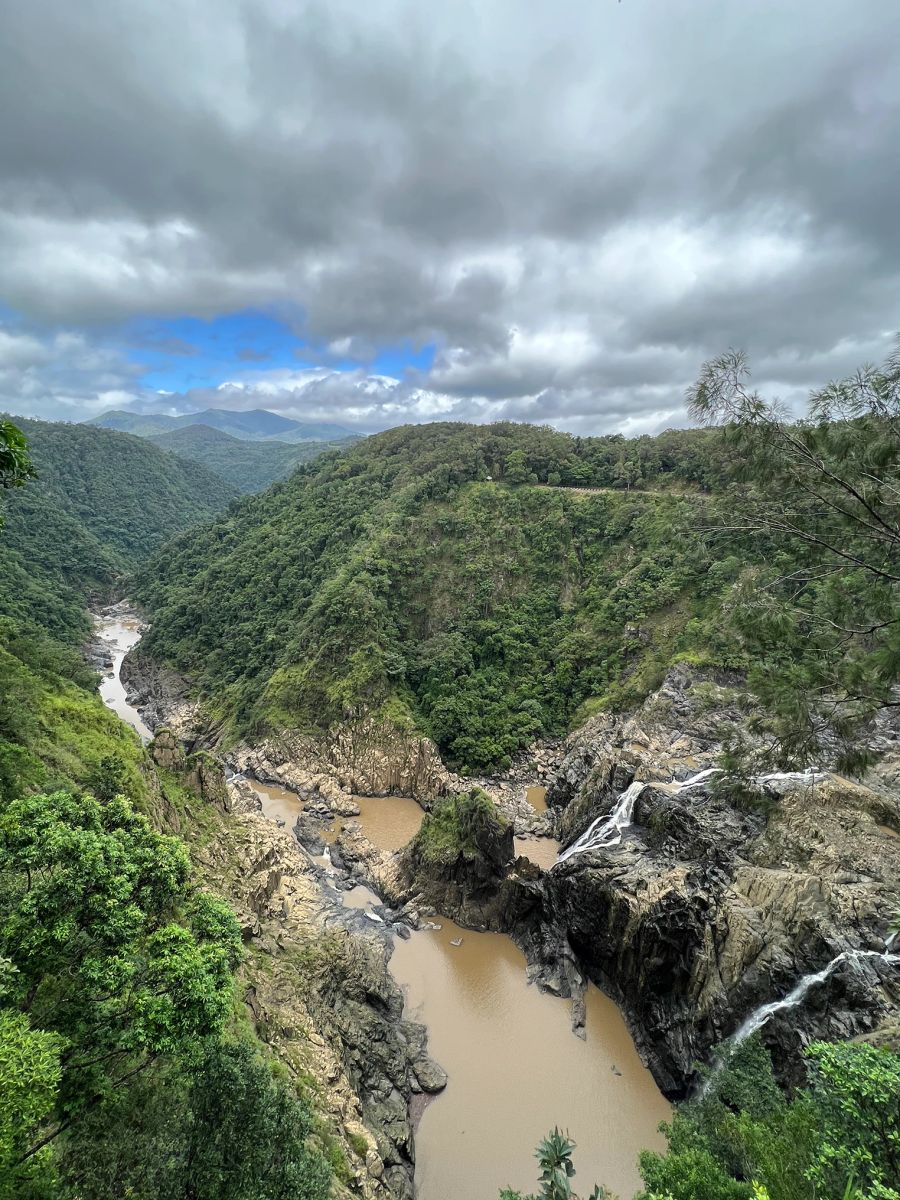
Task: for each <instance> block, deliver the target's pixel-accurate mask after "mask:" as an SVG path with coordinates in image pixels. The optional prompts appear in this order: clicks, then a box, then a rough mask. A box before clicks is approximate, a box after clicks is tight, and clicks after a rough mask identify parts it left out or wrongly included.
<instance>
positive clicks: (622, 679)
mask: <svg viewBox="0 0 900 1200" xmlns="http://www.w3.org/2000/svg"><path fill="white" fill-rule="evenodd" d="M723 466H724V457H723V450H722V448H721V443H720V441H719V439H718V436H717V435H716V434H714V433H710V432H703V431H699V432H698V431H692V432H682V433H669V434H665V435H663V436H662V437H660V438H655V439H650V438H646V439H639V440H637V441H633V442H625V441H624V440H623V439H621V438H596V439H576V438H572V437H570V436H568V435H566V434H561V433H558V432H556V431H554V430H550V429H542V428H538V427H534V426H527V425H511V424H504V425H490V426H482V427H477V426H466V425H456V424H435V425H426V426H410V427H404V428H400V429H393V430H389V431H388V432H386V433H383V434H379V435H377V436H376V437H373V438H370V439H367V440H366V441H365V442H363V443H361V444H359V445H357V446H354V447H352V448H351V449H350V450H348V451H346V452H345V453H344V454H343V455H341V456H337V455H334V454H329V455H323V456H322V457H321V458H320V459H317V460H316V461H314V462H312V463H309V464H307V465H306V466H304V467H301V468H300V470H299V471H298V472H297V473H296V474H295V475H294V476H292V477H291V479H289V480H287V481H286V482H284V483H280V484H276V485H275V486H274V487H273V488H272V489H270V491H268V492H267V493H265V494H264V495H261V496H258V497H255V498H253V499H250V500H247V501H245V502H244V503H243V505H241V506H240V507H239V508H237V509H234V510H232V511H230V512H229V514H228V515H227V516H225V517H223V518H220V519H219V520H218V521H217V522H215V523H213V524H212V525H210V526H208V527H206V528H204V529H201V530H198V531H196V532H192V533H189V534H187V535H185V536H183V537H181V538H179V539H177V540H176V541H175V542H173V543H172V544H171V545H169V546H168V547H167V548H166V551H165V555H164V556H161V557H159V558H158V559H156V560H155V561H154V562H153V563H152V564H151V565H149V566H148V568H147V569H146V570H144V571H143V572H141V574H140V577H139V583H138V591H139V594H140V596H141V598H142V599H143V600H144V601H145V602H146V603H147V604H148V606H149V607H150V610H151V612H152V619H153V629H152V631H151V633H150V635H149V636H148V638H147V639H146V646H147V650H148V651H149V652H150V653H152V654H154V655H155V656H157V657H159V658H161V659H166V660H168V661H170V662H172V663H174V664H176V665H177V666H178V667H179V668H181V669H183V670H185V671H186V672H188V673H189V674H190V675H191V676H192V677H193V678H194V679H195V680H196V681H197V683H198V686H199V687H200V688H201V689H202V690H203V692H204V693H205V694H206V696H207V697H208V698H209V699H210V700H211V701H212V702H213V703H214V705H215V707H216V708H217V709H219V710H221V715H224V716H226V717H228V718H230V719H231V720H232V723H233V726H234V727H235V728H237V729H240V730H242V731H245V732H246V731H250V730H259V729H261V728H265V727H267V726H273V725H275V726H277V725H295V726H300V727H304V728H316V727H321V726H323V725H327V724H328V723H330V722H332V721H334V720H339V719H341V718H342V717H344V716H345V715H347V714H348V713H353V712H357V711H359V710H360V709H361V708H362V707H363V706H365V707H368V708H369V709H373V710H378V709H382V708H384V707H385V706H387V710H388V711H389V712H391V713H392V714H393V715H394V716H396V717H398V718H404V717H405V718H409V717H411V718H412V719H413V720H414V721H415V722H416V724H417V725H419V726H420V727H421V728H423V729H425V730H427V731H428V732H429V733H430V734H432V735H433V736H434V737H435V739H436V740H437V742H438V744H439V745H440V747H441V749H442V751H443V752H444V753H445V755H446V756H447V758H448V759H449V761H450V762H452V763H453V764H455V765H457V766H459V767H462V768H467V769H471V770H482V769H487V768H490V767H494V766H497V765H499V764H502V763H503V762H505V761H506V760H507V759H508V758H509V756H510V755H511V754H512V753H513V752H514V751H515V750H517V749H518V748H520V747H521V746H523V745H525V744H526V743H528V742H529V741H530V740H531V739H532V738H534V737H535V736H536V735H539V734H560V733H564V732H565V731H566V730H567V729H568V728H569V727H570V725H571V724H572V722H573V721H574V720H576V718H577V717H578V716H580V715H582V714H583V713H584V712H585V711H586V709H585V706H586V705H587V706H590V705H592V704H594V703H596V702H598V701H604V702H615V701H624V700H625V699H628V698H630V697H634V696H636V695H640V694H643V692H644V691H646V690H647V688H649V687H650V686H652V684H653V683H654V682H656V681H657V680H658V677H659V674H660V671H661V669H662V668H663V666H664V665H665V664H666V663H668V662H669V661H670V659H671V658H672V656H673V655H674V654H676V653H679V652H685V653H686V652H688V651H690V650H691V648H692V647H693V646H694V645H695V644H697V645H700V644H702V646H703V653H704V654H707V655H715V654H717V653H718V654H719V656H720V657H721V658H722V659H723V660H725V659H727V658H728V654H729V648H728V647H727V646H724V645H723V646H721V647H719V648H718V649H717V647H716V642H717V640H718V635H717V634H716V632H715V630H714V629H713V630H704V632H703V634H702V636H701V634H700V632H699V630H698V628H697V622H698V621H700V622H702V621H703V618H704V616H705V614H706V613H707V612H708V610H709V609H710V606H711V604H713V603H714V600H713V599H711V597H714V594H715V592H716V590H717V588H721V587H724V586H726V584H727V583H728V582H729V573H730V572H731V570H732V567H733V565H732V566H729V565H725V566H724V567H723V566H722V565H721V564H719V565H717V566H714V565H713V564H714V556H713V555H712V554H711V552H710V550H709V548H708V547H707V546H706V545H705V544H704V542H703V540H702V539H698V538H697V537H696V535H695V534H694V533H693V532H692V531H693V528H694V526H695V525H696V516H697V508H698V505H704V504H708V503H709V500H708V498H705V495H704V493H703V492H702V491H701V490H700V489H701V487H709V486H710V485H711V484H712V483H713V481H714V480H715V479H716V478H717V476H718V475H719V474H720V473H721V471H722V469H723ZM629 483H631V484H638V483H639V484H640V485H641V486H643V487H644V488H645V489H646V490H645V491H643V492H641V491H637V490H633V488H632V490H629V487H628V484H629ZM535 484H538V485H539V486H535ZM567 485H568V486H567ZM579 488H581V489H584V488H597V489H601V490H598V491H596V492H591V491H584V490H578V489H579ZM602 489H606V490H602Z"/></svg>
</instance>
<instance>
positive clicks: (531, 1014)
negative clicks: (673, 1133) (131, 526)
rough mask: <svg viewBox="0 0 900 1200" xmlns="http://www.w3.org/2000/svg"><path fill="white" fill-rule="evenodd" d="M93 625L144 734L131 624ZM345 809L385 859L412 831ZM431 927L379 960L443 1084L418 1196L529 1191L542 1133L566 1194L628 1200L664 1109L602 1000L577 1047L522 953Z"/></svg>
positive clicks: (269, 789)
mask: <svg viewBox="0 0 900 1200" xmlns="http://www.w3.org/2000/svg"><path fill="white" fill-rule="evenodd" d="M97 626H98V632H99V633H100V635H101V636H102V637H103V639H104V641H107V642H109V643H110V646H111V648H112V650H113V662H114V670H113V674H112V676H108V677H105V678H104V679H103V681H102V683H101V689H100V690H101V695H102V696H103V699H104V701H105V702H106V703H107V704H108V705H109V707H110V708H112V709H114V710H115V711H116V712H117V713H118V714H119V716H120V717H122V719H123V720H125V721H127V722H128V723H129V724H130V725H131V726H132V727H133V728H135V729H136V730H137V732H138V733H139V734H140V735H141V737H142V738H144V739H145V740H146V739H148V738H149V737H150V730H149V729H148V728H147V726H146V725H145V724H144V721H143V719H142V718H141V715H140V713H139V712H137V710H136V709H134V708H133V707H132V706H131V705H130V704H129V703H128V701H127V700H126V698H125V690H124V688H123V687H122V685H121V682H120V680H119V667H120V666H121V662H122V658H123V657H124V655H125V653H126V652H127V650H129V649H130V648H131V647H132V646H134V645H135V644H136V643H137V641H138V640H139V638H140V629H139V626H138V623H137V622H136V621H131V620H129V619H127V618H125V619H116V620H111V619H108V618H107V619H103V620H98V622H97ZM253 786H254V788H255V789H256V790H257V792H258V794H259V796H260V799H261V801H262V804H263V811H264V812H265V814H266V815H267V816H269V817H270V818H272V819H273V820H275V819H281V820H283V821H285V822H286V824H287V825H288V827H290V826H292V825H293V824H294V821H295V820H296V818H297V814H298V813H299V812H300V809H301V801H300V799H299V797H298V796H297V795H296V794H295V793H293V792H290V791H287V790H286V789H284V788H280V787H277V786H275V785H271V784H261V783H257V782H256V781H253ZM354 799H355V800H356V802H357V803H358V804H359V806H360V809H361V813H360V816H359V817H356V818H348V819H353V820H358V821H359V822H360V825H361V826H362V829H363V831H364V832H365V834H366V836H367V837H368V838H369V839H370V840H371V841H373V842H374V843H376V844H377V845H379V846H382V847H383V848H385V849H388V850H396V849H399V848H400V847H401V846H403V845H405V844H406V843H407V842H408V841H409V840H410V838H411V837H413V836H414V835H415V833H416V831H417V830H418V828H419V825H420V824H421V822H422V817H423V813H422V810H421V809H420V808H419V806H418V804H416V802H415V801H414V800H411V799H408V798H404V797H399V796H389V797H373V796H362V797H359V796H357V797H354ZM528 799H529V801H530V802H531V803H532V804H533V805H534V807H535V808H536V809H538V811H540V810H541V806H542V805H543V803H544V789H543V788H535V789H530V790H529V794H528ZM336 833H337V828H335V829H334V830H333V831H332V833H331V834H330V836H331V837H332V838H333V837H334V836H336ZM516 847H517V851H518V852H519V853H523V854H527V856H528V857H530V858H533V859H534V861H541V860H543V861H542V865H544V866H545V867H548V868H549V866H550V865H552V862H554V861H555V858H556V850H557V848H556V844H555V843H554V842H553V841H552V840H551V839H549V838H527V839H517V840H516ZM376 902H377V897H376V896H375V895H374V894H373V893H372V892H371V891H370V890H369V889H368V888H366V887H363V886H358V887H355V888H353V889H351V890H350V891H348V892H346V893H345V894H344V903H345V904H347V905H348V906H351V907H354V908H361V909H365V908H367V907H370V906H371V905H372V904H373V903H376ZM436 923H437V924H440V926H441V927H440V929H435V930H420V931H418V932H414V933H413V934H412V936H411V937H410V938H409V940H408V941H402V940H401V939H399V938H398V939H396V942H395V948H394V952H393V955H392V958H391V970H392V972H393V975H394V978H395V979H396V980H397V982H398V983H399V984H400V986H401V987H402V988H403V991H404V994H405V996H406V1012H407V1015H408V1016H409V1017H411V1018H412V1019H414V1020H417V1021H421V1022H422V1023H423V1024H425V1025H426V1026H427V1027H428V1037H429V1049H430V1052H431V1054H432V1055H433V1057H434V1058H435V1059H436V1060H437V1061H438V1062H439V1063H440V1064H441V1066H443V1068H444V1070H445V1071H446V1072H447V1074H448V1076H449V1083H448V1084H447V1087H446V1089H445V1090H444V1091H443V1092H442V1093H440V1095H438V1096H437V1097H435V1099H434V1100H432V1102H431V1103H430V1104H429V1105H428V1106H427V1108H426V1109H425V1111H424V1113H423V1115H422V1118H421V1121H420V1123H419V1127H418V1130H417V1132H416V1194H417V1198H418V1200H449V1198H450V1197H451V1196H452V1198H453V1200H496V1197H497V1194H498V1192H499V1190H500V1189H501V1188H503V1187H506V1186H510V1187H514V1188H518V1189H520V1190H522V1191H526V1192H528V1191H533V1190H534V1188H535V1186H536V1180H537V1168H536V1164H535V1161H534V1147H535V1145H536V1144H537V1142H538V1141H539V1140H540V1138H541V1137H543V1135H544V1134H545V1133H547V1132H548V1131H549V1130H550V1129H551V1128H552V1127H553V1126H554V1125H558V1126H559V1127H560V1128H561V1129H563V1130H567V1131H568V1132H569V1134H570V1135H571V1137H572V1138H573V1139H574V1140H575V1141H576V1143H577V1145H578V1148H577V1150H576V1151H575V1156H574V1160H575V1165H576V1168H577V1175H576V1179H575V1187H576V1191H577V1192H578V1193H579V1194H581V1195H587V1194H589V1193H590V1191H591V1188H592V1186H593V1184H594V1183H595V1182H597V1183H600V1184H603V1185H604V1186H606V1187H607V1188H609V1189H611V1190H612V1191H613V1192H615V1193H617V1194H618V1195H619V1196H620V1197H621V1200H629V1197H631V1196H633V1195H634V1193H635V1192H636V1191H638V1190H639V1188H640V1178H639V1176H638V1172H637V1155H638V1152H639V1151H640V1150H641V1149H645V1148H650V1149H652V1148H654V1147H655V1148H660V1149H661V1148H662V1147H663V1144H664V1142H663V1138H662V1137H661V1135H660V1134H659V1133H658V1131H657V1126H658V1125H659V1122H660V1121H663V1120H665V1119H666V1118H667V1117H668V1116H669V1111H670V1110H669V1105H668V1104H667V1102H666V1101H665V1100H664V1099H663V1097H662V1096H661V1095H660V1093H659V1090H658V1089H657V1087H656V1085H655V1083H654V1082H653V1078H652V1076H651V1075H650V1072H649V1071H648V1070H647V1069H646V1068H645V1067H644V1066H643V1064H642V1063H641V1061H640V1058H639V1057H638V1054H637V1051H636V1050H635V1047H634V1044H633V1042H632V1040H631V1037H630V1035H629V1033H628V1030H627V1028H626V1026H625V1022H624V1020H623V1018H622V1015H621V1013H620V1012H619V1010H618V1009H617V1008H616V1006H615V1004H613V1002H612V1001H611V1000H609V999H608V998H607V997H606V996H604V995H603V994H602V993H601V992H600V991H598V990H597V988H594V987H591V988H590V989H589V990H588V994H587V997H586V1002H587V1024H586V1039H585V1040H584V1041H581V1040H580V1039H579V1038H577V1037H576V1036H575V1035H574V1034H573V1033H572V1031H571V1024H570V1020H571V1014H570V1006H569V1003H568V1002H567V1001H565V1000H560V999H559V998H558V997H555V996H550V995H547V994H545V993H541V992H539V991H538V990H537V988H535V987H533V986H531V985H529V984H528V983H527V981H526V977H525V959H524V956H523V955H522V953H521V951H520V950H519V949H518V948H517V947H516V946H515V945H514V943H513V942H512V941H511V940H510V939H509V938H508V937H506V936H504V935H503V934H496V933H470V932H469V931H468V930H465V929H461V928H459V927H458V926H457V925H454V924H453V922H452V921H447V920H444V919H443V918H437V919H436ZM454 941H459V943H460V944H459V945H457V946H454V945H453V944H452V943H453V942H454Z"/></svg>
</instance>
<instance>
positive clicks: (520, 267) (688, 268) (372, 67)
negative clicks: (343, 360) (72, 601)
mask: <svg viewBox="0 0 900 1200" xmlns="http://www.w3.org/2000/svg"><path fill="white" fill-rule="evenodd" d="M0 45H2V46H3V47H4V50H3V59H4V63H3V70H2V71H0V322H2V320H3V316H2V314H3V310H4V309H6V310H11V311H12V312H14V313H16V314H17V317H18V324H17V325H15V326H13V325H4V326H3V327H2V328H0V402H2V403H3V404H4V405H6V406H7V407H10V408H13V409H14V410H15V411H40V412H44V413H46V414H47V415H53V416H61V415H66V414H78V413H82V414H84V415H87V414H88V413H90V412H96V411H97V410H98V409H99V408H102V407H113V406H116V405H118V406H120V407H121V406H127V405H138V406H144V407H148V406H158V407H170V408H180V409H185V408H188V407H191V406H193V405H194V404H195V401H196V400H197V399H198V397H199V395H200V394H199V393H194V392H188V393H184V394H179V395H178V396H168V395H156V394H154V393H149V392H147V391H146V390H144V389H142V388H141V386H140V383H139V372H137V371H136V370H135V368H134V367H133V365H132V364H130V363H129V362H128V361H127V356H126V355H124V354H122V353H120V352H116V351H113V350H110V349H108V348H104V347H108V344H109V342H108V339H104V332H105V331H108V329H109V327H110V326H111V325H113V324H115V323H117V322H121V321H122V320H124V319H127V318H128V317H131V316H154V315H158V316H168V315H182V314H186V315H195V316H201V317H204V316H213V315H216V314H219V313H224V312H229V311H236V310H239V309H242V308H246V307H251V306H252V307H258V308H264V309H267V310H269V311H272V312H275V313H277V314H278V315H279V316H281V317H282V318H284V319H287V320H288V321H289V322H291V323H292V325H293V326H294V328H295V329H296V331H297V333H298V334H299V335H300V336H301V337H305V338H309V339H311V340H313V341H315V342H318V343H322V344H332V345H334V346H341V347H343V348H344V349H345V350H346V351H349V352H350V353H351V354H357V355H359V356H364V355H366V354H371V353H372V352H373V351H374V350H377V348H378V347H380V346H384V345H386V344H393V343H397V342H400V341H403V342H408V343H410V344H412V345H420V346H422V345H426V344H427V345H430V344H433V345H435V346H436V347H437V351H436V357H435V362H434V366H433V368H431V369H429V370H427V371H419V372H414V373H410V374H409V375H408V376H407V377H405V378H403V379H400V380H389V381H385V380H383V379H378V378H371V377H367V376H366V375H365V373H364V372H345V373H336V372H328V371H322V372H315V371H314V372H311V373H310V372H306V373H304V372H303V371H298V372H294V373H287V375H286V374H285V372H283V371H277V370H274V369H273V370H271V371H267V370H266V369H265V366H264V363H262V362H261V361H260V362H258V363H257V362H256V361H255V358H254V355H253V352H252V348H251V349H250V350H249V351H248V352H242V354H241V358H242V359H243V360H244V361H245V364H246V366H247V368H248V369H247V371H246V372H244V373H243V374H241V375H240V376H239V377H238V378H236V379H233V380H230V381H223V383H226V384H227V385H228V386H226V387H225V388H224V389H218V390H216V389H213V390H212V396H213V398H216V397H217V398H218V402H219V403H221V404H223V405H225V406H229V405H230V406H233V407H250V406H252V405H254V404H263V405H264V406H265V407H270V408H276V409H279V410H283V411H286V412H297V413H300V412H303V413H306V412H310V413H311V412H314V411H315V412H319V411H320V410H322V411H323V412H324V411H325V409H326V407H327V406H330V407H328V411H329V412H331V413H332V414H333V415H335V416H336V417H337V416H339V415H343V416H344V419H345V420H347V421H349V422H355V423H356V424H358V425H359V427H360V428H366V429H371V428H379V427H382V426H384V425H385V424H397V423H400V422H401V421H403V420H406V419H412V420H428V419H434V418H435V417H440V416H444V415H452V416H454V417H458V418H461V419H472V420H487V419H491V418H492V417H494V416H498V417H513V418H516V419H527V420H549V421H553V422H554V423H557V424H560V425H564V426H565V427H567V428H571V429H574V430H577V431H578V432H589V431H591V430H593V429H598V430H599V429H610V428H623V429H625V430H633V431H641V430H645V429H653V428H658V427H661V426H663V425H665V424H675V423H679V422H682V421H683V420H684V414H683V408H682V400H681V397H682V394H683V389H684V387H685V385H686V384H687V383H688V382H689V381H690V379H691V378H692V377H693V376H694V374H695V373H696V370H697V368H698V367H699V365H700V363H701V362H702V361H703V359H704V358H706V357H708V356H709V355H710V354H714V353H716V352H718V351H720V350H721V349H723V348H724V347H726V346H728V345H740V346H743V347H746V348H747V350H748V351H749V353H750V354H751V357H752V360H753V362H754V363H755V364H756V368H757V370H756V376H757V380H758V381H759V382H760V383H762V384H763V385H764V386H770V387H777V388H779V389H781V391H782V394H784V395H787V396H788V397H789V398H792V399H800V398H802V396H803V394H804V392H805V391H806V390H808V388H810V387H811V386H814V385H816V384H818V383H820V382H821V381H822V380H823V379H825V378H828V377H830V376H831V375H833V374H835V373H841V372H843V371H845V370H850V369H852V368H853V367H854V366H855V365H857V363H858V362H859V361H861V360H863V359H867V358H876V359H877V358H878V357H879V356H880V355H881V354H882V353H883V351H884V349H885V348H886V346H887V344H888V340H889V337H890V335H891V333H892V332H893V331H894V330H895V329H896V328H898V327H900V222H898V221H897V197H898V195H900V152H898V149H897V147H898V146H900V8H898V7H897V6H895V5H892V4H886V3H884V0H854V3H849V2H848V0H794V3H792V4H790V5H785V4H783V3H782V2H781V0H754V3H752V4H748V3H734V4H722V3H721V0H622V2H621V3H617V2H614V0H558V2H557V3H556V4H554V5H552V6H551V5H538V4H528V5H525V4H522V3H521V0H481V2H480V3H478V4H474V3H466V2H463V0H460V2H459V3H455V4H443V5H438V4H435V3H432V4H427V3H423V2H422V0H379V2H378V3H374V4H369V5H361V4H359V3H358V2H357V0H308V2H306V3H303V2H298V0H194V2H193V3H191V4H190V5H160V4H154V3H151V2H150V0H125V2H124V3H122V2H119V0H80V2H79V3H78V4H69V5H66V4H61V3H59V0H29V2H28V3H18V2H17V0H0ZM60 330H63V331H65V332H62V333H60V332H59V331H60ZM203 395H204V396H205V397H206V399H204V403H207V402H209V397H208V395H207V393H206V392H204V393H203ZM111 398H112V399H113V400H115V402H116V403H115V404H114V403H108V402H107V401H109V400H110V399H111Z"/></svg>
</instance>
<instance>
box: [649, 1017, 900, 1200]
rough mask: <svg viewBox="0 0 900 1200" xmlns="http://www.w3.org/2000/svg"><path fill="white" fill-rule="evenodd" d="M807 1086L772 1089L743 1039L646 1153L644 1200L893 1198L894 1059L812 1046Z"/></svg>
mask: <svg viewBox="0 0 900 1200" xmlns="http://www.w3.org/2000/svg"><path fill="white" fill-rule="evenodd" d="M806 1053H807V1058H808V1060H809V1065H810V1072H809V1083H808V1085H807V1087H806V1088H801V1089H799V1090H798V1091H797V1092H795V1094H794V1095H793V1096H792V1097H791V1098H790V1099H787V1098H785V1097H784V1096H783V1094H782V1093H781V1091H780V1090H779V1088H778V1087H777V1085H776V1083H775V1080H774V1077H773V1074H772V1066H771V1060H770V1059H769V1057H768V1054H767V1053H766V1052H765V1051H764V1049H763V1048H762V1045H761V1044H760V1043H759V1041H758V1039H753V1040H751V1041H750V1042H747V1043H744V1044H743V1045H742V1046H741V1047H739V1049H738V1050H737V1051H735V1052H734V1053H733V1055H732V1057H731V1058H730V1059H729V1060H727V1061H726V1063H725V1065H724V1067H723V1068H722V1069H721V1071H720V1072H719V1073H718V1074H717V1075H715V1076H714V1077H713V1078H712V1080H711V1081H710V1085H709V1086H708V1088H707V1090H706V1092H705V1093H704V1095H703V1097H702V1099H700V1100H698V1101H695V1102H693V1103H688V1104H685V1105H682V1106H681V1107H680V1108H679V1109H677V1110H676V1112H675V1115H674V1118H673V1120H672V1122H671V1123H670V1124H669V1125H667V1126H665V1127H664V1129H665V1133H666V1135H667V1138H668V1143H669V1145H668V1150H667V1151H666V1153H664V1154H657V1153H651V1152H645V1153H643V1154H642V1155H641V1159H640V1166H641V1174H642V1177H643V1179H644V1182H645V1183H646V1184H647V1188H648V1190H647V1192H646V1193H645V1194H644V1195H643V1196H642V1198H641V1200H760V1197H762V1198H764V1200H826V1198H827V1200H832V1198H833V1200H875V1198H876V1197H879V1198H880V1200H890V1197H891V1196H892V1195H896V1194H897V1189H898V1188H900V1056H898V1055H896V1054H892V1053H889V1052H888V1051H884V1050H879V1049H876V1048H875V1047H874V1046H868V1045H861V1044H857V1043H851V1042H846V1043H842V1044H838V1045H831V1044H828V1043H823V1042H819V1043H813V1044H812V1045H811V1046H810V1047H809V1048H808V1050H807V1052H806Z"/></svg>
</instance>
